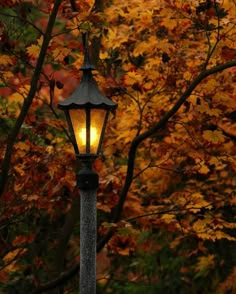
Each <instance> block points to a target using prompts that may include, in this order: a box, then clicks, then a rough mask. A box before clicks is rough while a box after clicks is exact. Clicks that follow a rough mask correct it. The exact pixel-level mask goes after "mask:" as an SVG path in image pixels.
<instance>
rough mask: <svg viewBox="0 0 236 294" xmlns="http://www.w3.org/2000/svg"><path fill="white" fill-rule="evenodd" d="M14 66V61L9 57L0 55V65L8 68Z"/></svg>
mask: <svg viewBox="0 0 236 294" xmlns="http://www.w3.org/2000/svg"><path fill="white" fill-rule="evenodd" d="M12 64H13V61H12V59H11V57H10V56H9V55H6V54H3V55H0V65H3V66H7V65H12Z"/></svg>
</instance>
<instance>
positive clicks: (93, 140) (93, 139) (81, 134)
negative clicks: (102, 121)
mask: <svg viewBox="0 0 236 294" xmlns="http://www.w3.org/2000/svg"><path fill="white" fill-rule="evenodd" d="M79 138H80V140H81V143H82V144H83V145H85V144H86V129H85V128H82V129H81V130H80V132H79ZM97 140H98V132H97V129H96V128H94V127H91V128H90V146H92V145H93V144H96V142H97Z"/></svg>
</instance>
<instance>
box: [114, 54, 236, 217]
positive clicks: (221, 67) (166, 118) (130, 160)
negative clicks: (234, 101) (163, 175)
mask: <svg viewBox="0 0 236 294" xmlns="http://www.w3.org/2000/svg"><path fill="white" fill-rule="evenodd" d="M234 66H236V60H231V61H229V62H226V63H223V64H220V65H217V66H214V67H212V68H210V69H208V70H204V71H202V72H201V73H200V74H199V75H198V76H197V77H196V78H195V79H194V80H193V81H192V83H191V84H190V85H189V87H188V88H187V90H186V91H185V92H184V93H183V94H182V96H181V97H180V98H179V100H178V101H177V102H176V103H175V105H174V106H173V107H172V108H171V109H170V110H169V111H168V112H167V113H166V114H165V115H164V116H163V117H162V118H161V119H160V120H159V122H158V123H156V124H155V125H154V126H153V127H151V128H150V129H149V130H147V131H145V132H144V133H142V134H140V135H139V136H137V137H135V138H134V139H133V141H132V143H131V146H130V150H129V155H128V163H127V172H126V179H125V183H124V187H123V189H122V191H121V195H120V199H119V202H118V205H117V207H116V212H115V214H114V220H113V221H114V222H117V221H119V219H120V217H121V214H122V209H123V206H124V202H125V200H126V197H127V194H128V191H129V188H130V185H131V183H132V180H133V172H134V163H135V157H136V151H137V148H138V146H139V144H140V143H141V142H143V141H144V140H145V139H147V138H149V137H150V136H152V135H153V134H155V133H156V132H157V131H158V130H160V129H162V128H164V127H165V126H166V124H167V122H168V121H169V119H170V118H171V117H172V116H174V115H175V113H176V112H177V111H178V110H179V109H180V107H181V106H182V105H183V103H184V102H185V101H186V100H187V99H188V97H189V96H190V95H191V94H192V92H193V90H194V89H195V88H196V87H197V86H198V85H199V84H200V83H201V82H202V81H203V80H204V79H205V78H207V77H208V76H210V75H213V74H215V73H218V72H221V71H223V70H225V69H227V68H230V67H234Z"/></svg>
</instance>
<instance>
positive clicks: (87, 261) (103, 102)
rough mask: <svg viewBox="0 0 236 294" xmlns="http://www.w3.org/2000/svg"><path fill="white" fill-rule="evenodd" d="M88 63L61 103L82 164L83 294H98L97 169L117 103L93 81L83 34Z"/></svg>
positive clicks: (81, 277)
mask: <svg viewBox="0 0 236 294" xmlns="http://www.w3.org/2000/svg"><path fill="white" fill-rule="evenodd" d="M82 38H83V45H84V63H83V65H82V67H81V69H80V70H81V71H82V72H83V75H82V79H81V82H80V84H79V86H78V87H77V88H76V90H75V91H74V93H73V94H72V95H71V96H70V97H69V98H67V99H66V100H65V101H63V102H61V103H59V104H58V107H59V109H62V110H63V111H64V112H65V115H66V119H67V123H68V127H69V131H70V137H71V141H72V144H73V147H74V150H75V154H76V157H77V158H78V159H79V161H80V162H81V163H82V168H81V170H80V171H79V172H78V174H77V186H78V188H79V189H80V294H95V293H96V239H97V220H96V194H97V192H96V190H97V188H98V174H97V173H96V172H95V171H94V170H93V168H92V165H93V161H94V159H95V158H96V157H97V156H98V155H99V152H100V150H101V145H102V141H103V137H104V133H105V128H106V124H107V120H108V116H109V113H110V112H111V110H113V109H115V108H116V107H117V104H116V103H114V102H113V101H111V100H110V99H108V98H107V97H105V96H104V95H103V94H102V93H101V92H100V90H99V89H98V87H97V83H96V81H95V80H94V78H93V75H92V70H94V67H93V66H92V64H91V62H90V58H89V52H88V34H83V36H82Z"/></svg>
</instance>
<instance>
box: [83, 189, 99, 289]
mask: <svg viewBox="0 0 236 294" xmlns="http://www.w3.org/2000/svg"><path fill="white" fill-rule="evenodd" d="M96 196H97V190H96V189H91V190H89V189H84V190H83V189H82V190H80V294H96V239H97V214H96V201H97V199H96V198H97V197H96Z"/></svg>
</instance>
